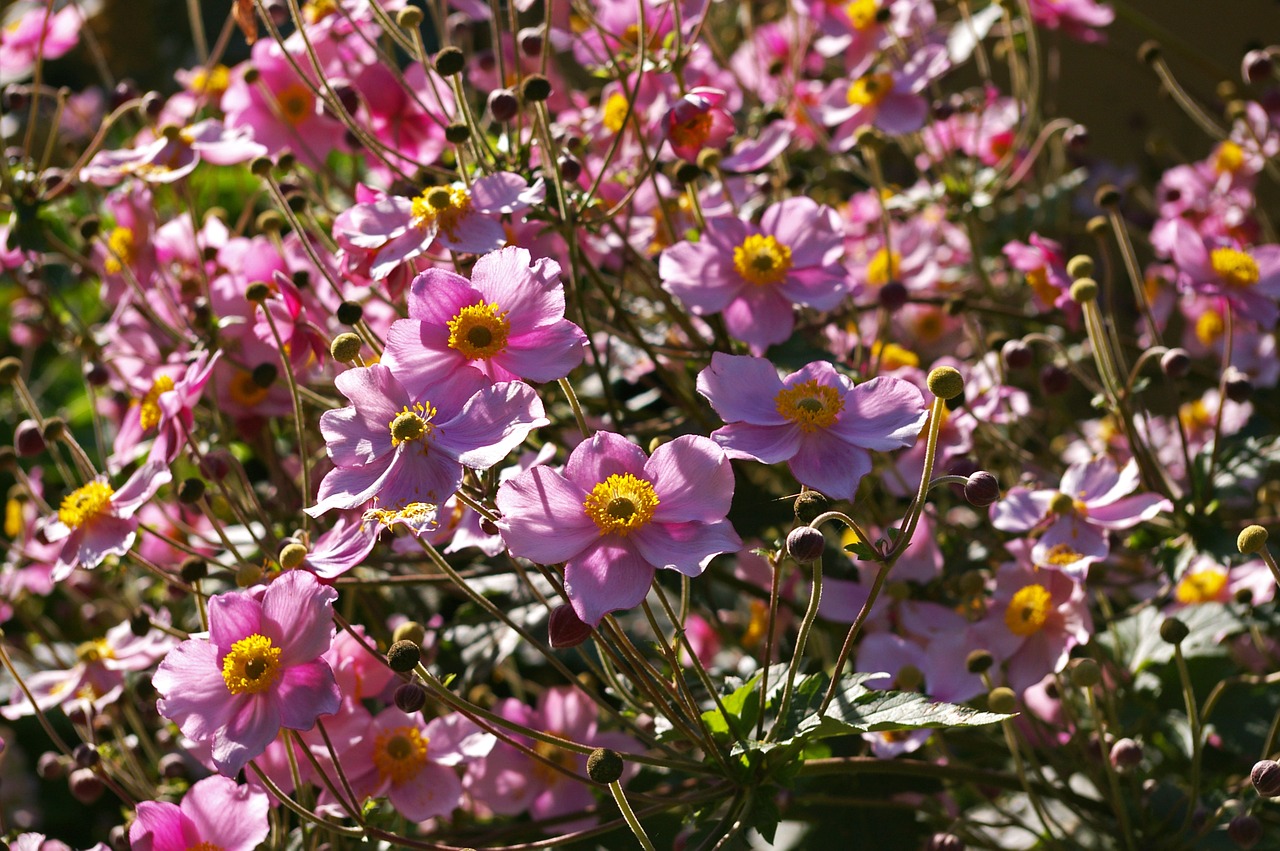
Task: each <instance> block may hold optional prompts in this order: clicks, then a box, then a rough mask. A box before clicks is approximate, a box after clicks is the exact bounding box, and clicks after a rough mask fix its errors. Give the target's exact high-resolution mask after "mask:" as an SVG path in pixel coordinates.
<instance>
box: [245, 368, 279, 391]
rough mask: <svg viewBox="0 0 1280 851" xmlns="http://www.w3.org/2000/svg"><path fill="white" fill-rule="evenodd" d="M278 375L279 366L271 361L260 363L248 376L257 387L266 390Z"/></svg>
mask: <svg viewBox="0 0 1280 851" xmlns="http://www.w3.org/2000/svg"><path fill="white" fill-rule="evenodd" d="M279 377H280V367H278V366H276V365H275V364H273V363H260V364H258V365H257V366H255V367H254V368H253V371H252V372H251V373H249V378H250V379H252V380H253V383H254V385H255V386H257V387H261V388H262V389H263V390H266V389H267V388H268V387H270V386H271V385H272V384H275V383H276V379H277V378H279Z"/></svg>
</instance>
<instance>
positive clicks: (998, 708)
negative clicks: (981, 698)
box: [987, 686, 1018, 715]
mask: <svg viewBox="0 0 1280 851" xmlns="http://www.w3.org/2000/svg"><path fill="white" fill-rule="evenodd" d="M987 706H989V707H990V708H991V711H992V712H999V713H1000V714H1002V715H1010V714H1012V713H1014V712H1017V711H1018V696H1017V695H1016V694H1014V693H1013V689H1011V688H1007V687H1005V686H996V687H995V688H993V689H992V690H991V693H990V694H988V695H987Z"/></svg>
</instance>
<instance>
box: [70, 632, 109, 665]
mask: <svg viewBox="0 0 1280 851" xmlns="http://www.w3.org/2000/svg"><path fill="white" fill-rule="evenodd" d="M114 658H116V652H115V651H114V650H112V649H111V645H110V644H108V643H107V640H106V639H105V638H98V639H95V640H93V641H86V642H84V643H83V644H81V645H79V646H78V647H76V659H77V660H79V661H81V662H84V663H85V664H92V663H94V662H101V661H102V660H103V659H114Z"/></svg>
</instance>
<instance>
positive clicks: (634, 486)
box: [582, 473, 658, 537]
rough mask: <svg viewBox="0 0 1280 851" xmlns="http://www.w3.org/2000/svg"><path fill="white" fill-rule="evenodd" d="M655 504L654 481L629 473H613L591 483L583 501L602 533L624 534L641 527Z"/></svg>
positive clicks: (656, 499) (648, 519)
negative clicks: (591, 486)
mask: <svg viewBox="0 0 1280 851" xmlns="http://www.w3.org/2000/svg"><path fill="white" fill-rule="evenodd" d="M657 507H658V494H657V492H656V491H655V490H654V489H653V484H652V483H650V482H648V481H646V480H644V479H638V478H636V477H635V476H633V475H631V474H630V473H623V474H622V475H618V474H617V473H614V474H613V475H611V476H609V478H607V479H605V480H604V481H603V482H600V483H599V484H598V485H596V486H595V487H593V488H592V489H591V493H589V494H587V498H586V499H584V500H583V501H582V509H583V511H585V512H586V514H587V516H588V517H590V518H591V519H592V520H593V521H594V522H595V524H596V527H597V528H598V529H599V530H600V534H601V535H613V534H617V535H622V536H623V537H626V536H627V535H629V534H631V533H632V532H634V531H636V530H637V529H643V528H644V527H645V525H647V524H648V522H649V521H650V520H651V519H652V518H653V510H654V509H655V508H657Z"/></svg>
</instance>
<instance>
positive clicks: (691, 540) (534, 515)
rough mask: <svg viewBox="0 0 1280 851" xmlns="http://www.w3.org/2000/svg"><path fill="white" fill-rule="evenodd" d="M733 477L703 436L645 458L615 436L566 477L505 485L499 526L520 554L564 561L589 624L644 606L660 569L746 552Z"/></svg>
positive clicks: (596, 445) (579, 453) (687, 569)
mask: <svg viewBox="0 0 1280 851" xmlns="http://www.w3.org/2000/svg"><path fill="white" fill-rule="evenodd" d="M732 499H733V471H732V470H731V469H730V467H729V460H728V458H726V457H725V454H724V452H723V451H722V450H721V449H720V448H719V447H718V446H716V445H715V444H714V443H712V442H711V441H710V440H708V439H707V438H705V437H699V436H695V435H684V436H681V437H677V438H676V439H675V440H673V441H671V442H670V443H664V444H662V445H661V446H659V447H658V448H657V449H655V450H654V451H653V456H652V457H648V458H646V457H645V454H644V451H643V450H642V449H640V447H638V446H636V445H635V444H633V443H630V442H628V441H627V439H626V438H625V437H622V436H621V435H618V434H613V433H612V432H597V433H596V434H595V436H593V437H592V438H591V439H590V440H585V441H583V442H582V443H580V444H578V446H577V448H575V449H574V450H573V452H572V453H571V454H570V455H569V460H568V462H567V463H566V464H565V466H564V471H563V472H559V471H556V470H553V469H551V468H550V467H533V468H531V469H528V470H525V471H524V472H523V473H521V474H520V475H518V476H516V477H515V478H513V479H512V480H511V481H509V482H506V483H504V484H503V485H502V487H501V488H499V489H498V496H497V502H498V509H499V511H501V512H502V519H501V520H500V521H499V522H498V528H499V530H500V531H501V533H502V539H503V540H504V541H506V544H507V548H508V549H509V550H510V551H511V554H512V555H515V556H519V557H521V558H527V559H529V560H531V561H535V562H538V563H540V564H556V563H558V562H564V563H565V566H564V588H565V593H566V594H568V596H569V602H570V603H571V604H572V605H573V610H574V612H576V613H577V615H578V617H579V618H580V619H581V620H582V622H583V623H586V624H590V625H591V626H596V625H598V624H599V623H600V619H601V618H603V617H604V616H605V615H606V614H607V613H609V612H612V611H616V610H618V609H630V608H632V607H634V606H637V605H639V604H640V601H641V600H643V599H644V597H645V594H646V593H648V590H649V585H650V584H651V583H652V582H653V573H654V568H655V567H663V568H668V569H671V570H678V571H679V572H681V573H683V574H685V575H686V576H698V575H700V574H701V573H702V571H703V570H705V569H706V566H707V564H708V563H709V562H710V561H711V559H712V557H713V556H715V555H717V554H719V553H726V552H734V551H736V550H737V549H738V548H740V547H741V546H742V541H741V539H739V538H738V535H737V533H736V532H734V531H733V526H732V525H731V524H730V523H729V521H728V520H727V519H726V518H725V515H726V514H728V513H729V503H730V502H731V501H732Z"/></svg>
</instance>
